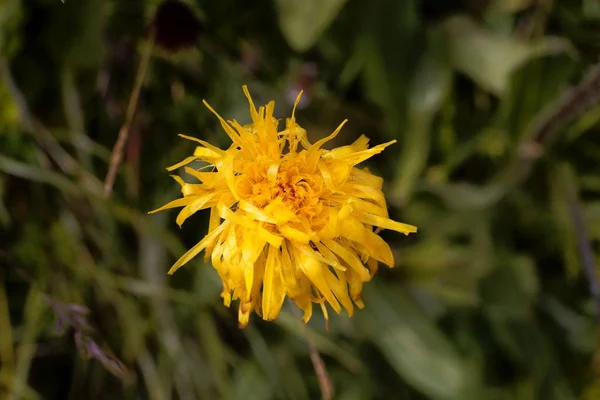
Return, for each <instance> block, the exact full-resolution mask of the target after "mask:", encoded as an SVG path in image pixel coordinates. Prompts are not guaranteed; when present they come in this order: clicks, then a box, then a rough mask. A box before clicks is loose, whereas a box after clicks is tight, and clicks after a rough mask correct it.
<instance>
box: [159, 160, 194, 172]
mask: <svg viewBox="0 0 600 400" xmlns="http://www.w3.org/2000/svg"><path fill="white" fill-rule="evenodd" d="M197 159H198V157H187V158H186V159H185V160H183V161H181V162H178V163H177V164H174V165H171V166H170V167H167V171H169V172H171V171H173V170H176V169H177V168H180V167H183V166H184V165H188V164H189V163H191V162H192V161H196V160H197Z"/></svg>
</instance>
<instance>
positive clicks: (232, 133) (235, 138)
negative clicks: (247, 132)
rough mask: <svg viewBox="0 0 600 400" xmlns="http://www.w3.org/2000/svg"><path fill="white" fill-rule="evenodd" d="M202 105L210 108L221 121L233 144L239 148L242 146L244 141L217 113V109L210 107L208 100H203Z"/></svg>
mask: <svg viewBox="0 0 600 400" xmlns="http://www.w3.org/2000/svg"><path fill="white" fill-rule="evenodd" d="M202 103H203V104H204V106H206V108H208V109H209V110H210V112H212V113H213V114H214V115H215V116H216V117H217V118H218V119H219V122H220V123H221V127H223V130H224V131H225V133H227V136H229V138H230V139H231V141H232V142H233V143H235V144H237V145H238V146H241V145H242V140H241V138H240V136H239V135H238V134H237V133H236V132H235V130H234V129H233V128H232V127H231V126H230V125H229V124H228V123H227V121H225V120H224V119H223V117H221V116H220V115H219V113H218V112H216V111H215V109H214V108H212V107H211V106H210V104H208V102H207V101H206V100H202Z"/></svg>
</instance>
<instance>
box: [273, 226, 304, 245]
mask: <svg viewBox="0 0 600 400" xmlns="http://www.w3.org/2000/svg"><path fill="white" fill-rule="evenodd" d="M278 229H279V233H280V234H281V236H283V237H284V238H286V239H288V240H290V241H292V242H297V243H302V244H308V242H309V241H310V239H311V235H308V234H306V233H304V232H302V231H300V230H298V229H296V228H292V227H291V226H289V225H282V226H279V227H278Z"/></svg>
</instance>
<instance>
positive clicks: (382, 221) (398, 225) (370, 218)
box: [356, 213, 417, 235]
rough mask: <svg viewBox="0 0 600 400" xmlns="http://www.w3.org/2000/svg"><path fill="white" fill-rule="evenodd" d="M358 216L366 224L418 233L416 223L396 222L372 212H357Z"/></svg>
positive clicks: (402, 231)
mask: <svg viewBox="0 0 600 400" xmlns="http://www.w3.org/2000/svg"><path fill="white" fill-rule="evenodd" d="M356 218H357V219H358V220H359V221H360V222H362V223H365V224H368V225H374V226H378V227H380V228H384V229H390V230H393V231H396V232H400V233H404V234H405V235H408V234H409V233H416V232H417V227H416V226H414V225H408V224H403V223H402V222H396V221H394V220H392V219H389V218H383V217H380V216H378V215H375V214H370V213H357V214H356Z"/></svg>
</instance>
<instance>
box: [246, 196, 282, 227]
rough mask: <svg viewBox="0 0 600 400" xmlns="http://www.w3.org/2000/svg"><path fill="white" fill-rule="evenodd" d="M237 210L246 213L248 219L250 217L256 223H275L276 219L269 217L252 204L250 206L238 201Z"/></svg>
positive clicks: (248, 203)
mask: <svg viewBox="0 0 600 400" xmlns="http://www.w3.org/2000/svg"><path fill="white" fill-rule="evenodd" d="M238 208H239V209H241V210H244V211H245V212H246V213H248V216H249V217H251V218H252V219H254V220H256V221H262V222H268V223H270V224H276V223H277V220H276V219H274V218H273V217H271V216H269V215H268V214H267V213H265V212H264V211H263V210H261V209H260V208H258V207H256V206H255V205H254V204H252V203H250V202H248V201H246V200H240V202H239V204H238Z"/></svg>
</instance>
